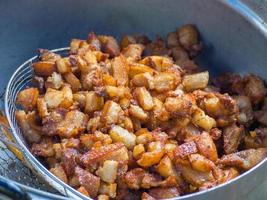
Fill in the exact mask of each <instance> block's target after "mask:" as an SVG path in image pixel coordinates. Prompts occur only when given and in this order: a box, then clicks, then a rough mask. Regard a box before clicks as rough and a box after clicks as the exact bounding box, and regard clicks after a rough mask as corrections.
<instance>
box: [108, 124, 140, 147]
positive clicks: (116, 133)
mask: <svg viewBox="0 0 267 200" xmlns="http://www.w3.org/2000/svg"><path fill="white" fill-rule="evenodd" d="M109 135H110V137H111V139H112V140H113V141H114V142H122V143H123V144H124V145H125V146H126V147H127V148H128V149H133V147H134V145H135V141H136V136H135V135H134V134H133V133H131V132H129V131H128V130H126V129H124V128H122V127H120V126H117V125H115V126H113V127H112V128H111V129H110V131H109Z"/></svg>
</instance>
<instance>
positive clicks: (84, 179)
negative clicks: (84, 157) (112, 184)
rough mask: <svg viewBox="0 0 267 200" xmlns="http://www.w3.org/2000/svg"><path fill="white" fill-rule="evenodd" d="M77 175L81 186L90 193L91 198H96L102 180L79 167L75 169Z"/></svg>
mask: <svg viewBox="0 0 267 200" xmlns="http://www.w3.org/2000/svg"><path fill="white" fill-rule="evenodd" d="M75 175H76V176H77V177H78V179H79V182H80V184H81V186H83V187H84V188H85V189H86V190H87V191H88V193H89V196H90V197H92V198H95V197H96V196H97V193H98V189H99V187H100V178H99V177H97V176H95V175H93V174H91V173H90V172H88V171H86V170H84V169H82V168H80V167H78V166H77V167H75Z"/></svg>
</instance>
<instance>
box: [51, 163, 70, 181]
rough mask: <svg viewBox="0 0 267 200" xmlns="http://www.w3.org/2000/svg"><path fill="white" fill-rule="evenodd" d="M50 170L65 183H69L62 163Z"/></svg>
mask: <svg viewBox="0 0 267 200" xmlns="http://www.w3.org/2000/svg"><path fill="white" fill-rule="evenodd" d="M50 172H51V173H52V174H54V175H55V176H56V177H58V178H59V179H60V180H62V181H63V182H64V183H68V177H67V175H66V173H65V171H64V169H63V167H62V166H61V165H60V164H56V166H55V167H53V168H51V169H50Z"/></svg>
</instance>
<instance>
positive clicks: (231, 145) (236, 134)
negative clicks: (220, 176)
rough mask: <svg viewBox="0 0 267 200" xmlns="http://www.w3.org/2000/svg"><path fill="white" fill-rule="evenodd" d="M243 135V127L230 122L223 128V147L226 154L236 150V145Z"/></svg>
mask: <svg viewBox="0 0 267 200" xmlns="http://www.w3.org/2000/svg"><path fill="white" fill-rule="evenodd" d="M243 136H244V128H243V127H242V126H241V127H238V126H237V125H236V124H232V125H230V126H227V127H225V128H224V129H223V143H224V144H223V148H224V152H225V153H226V154H230V153H234V152H235V151H237V148H238V145H239V144H240V141H241V139H243Z"/></svg>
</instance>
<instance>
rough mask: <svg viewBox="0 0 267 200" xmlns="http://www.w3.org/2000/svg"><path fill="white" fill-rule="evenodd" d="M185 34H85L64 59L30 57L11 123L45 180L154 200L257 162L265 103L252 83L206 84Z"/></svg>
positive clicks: (98, 193)
mask: <svg viewBox="0 0 267 200" xmlns="http://www.w3.org/2000/svg"><path fill="white" fill-rule="evenodd" d="M201 49H202V42H201V41H200V37H199V33H198V31H197V29H196V27H195V26H193V25H185V26H182V27H180V28H178V29H177V31H173V32H170V33H169V34H168V36H167V39H166V42H165V41H164V39H162V38H160V37H157V38H156V40H155V41H150V40H149V39H148V38H147V37H146V36H144V35H132V36H131V35H126V36H123V38H122V40H121V42H120V44H119V43H118V42H117V41H116V39H115V38H114V37H112V36H107V35H96V34H95V33H93V32H91V33H89V35H88V37H87V39H86V40H79V39H73V40H72V41H71V43H70V55H69V56H66V57H62V56H60V55H58V54H56V53H52V52H50V51H48V50H43V49H41V50H39V53H40V56H39V58H40V61H38V62H35V63H33V69H34V72H35V74H34V76H33V81H32V82H33V86H32V87H28V88H26V89H24V90H22V91H20V93H19V94H18V96H17V103H18V104H20V106H21V109H22V110H17V111H16V119H17V122H18V124H19V126H20V128H21V130H22V132H23V133H24V136H25V139H26V140H27V141H28V143H29V146H30V150H31V152H32V153H33V155H35V156H36V157H38V158H41V159H42V160H43V161H44V162H45V165H46V166H47V167H48V168H49V170H50V172H51V173H53V174H54V175H55V176H57V177H58V178H59V179H61V180H62V181H63V182H65V183H67V184H69V185H70V186H72V187H74V188H75V189H77V190H78V191H79V192H81V193H82V194H84V195H86V196H89V197H91V198H95V199H99V200H108V199H142V200H155V199H166V198H173V197H177V196H182V195H185V194H188V193H192V192H197V191H202V190H206V189H208V188H211V187H214V186H216V185H218V184H221V183H225V182H227V181H229V180H231V179H233V178H235V177H237V176H238V175H239V174H241V173H243V172H244V171H245V170H248V169H250V168H252V167H253V166H255V165H256V164H257V163H259V162H260V161H262V160H263V159H265V158H266V157H267V127H266V126H267V114H266V113H267V112H266V111H267V97H266V91H267V90H266V87H265V83H264V81H263V80H262V79H261V78H260V77H258V76H256V75H252V74H249V75H246V76H244V77H241V76H240V75H237V74H225V75H222V76H219V77H217V78H215V79H213V80H212V81H210V75H209V72H208V71H204V72H201V71H200V69H199V67H198V64H197V62H196V61H195V60H194V58H195V57H196V56H197V55H198V54H199V53H200V50H201Z"/></svg>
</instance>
